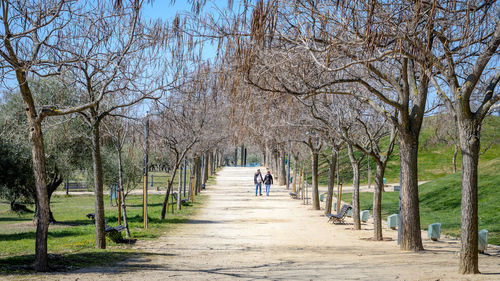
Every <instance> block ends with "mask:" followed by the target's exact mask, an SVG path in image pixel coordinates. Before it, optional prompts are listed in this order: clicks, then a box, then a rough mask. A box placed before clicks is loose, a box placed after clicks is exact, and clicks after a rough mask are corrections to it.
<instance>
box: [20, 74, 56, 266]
mask: <svg viewBox="0 0 500 281" xmlns="http://www.w3.org/2000/svg"><path fill="white" fill-rule="evenodd" d="M16 79H17V82H18V84H19V90H20V92H21V95H22V98H23V102H24V106H25V113H26V117H27V119H28V123H29V130H30V142H31V156H32V162H33V176H34V178H35V188H36V204H37V206H36V208H37V209H39V210H40V211H39V212H38V214H39V216H38V218H37V219H36V241H35V270H36V271H48V270H49V262H48V256H47V236H48V233H49V217H50V215H49V198H48V193H47V182H46V180H47V174H46V169H45V152H44V144H43V133H42V124H41V122H42V120H38V119H37V118H38V116H37V112H36V109H35V102H34V100H33V95H32V93H31V89H30V88H29V86H28V81H27V77H26V72H25V71H23V70H21V69H16Z"/></svg>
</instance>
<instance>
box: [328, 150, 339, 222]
mask: <svg viewBox="0 0 500 281" xmlns="http://www.w3.org/2000/svg"><path fill="white" fill-rule="evenodd" d="M337 156H338V154H337V151H336V150H335V149H333V148H332V160H331V161H330V163H329V165H328V193H327V195H326V202H325V214H331V213H332V203H333V189H334V187H335V183H334V181H335V166H336V165H337Z"/></svg>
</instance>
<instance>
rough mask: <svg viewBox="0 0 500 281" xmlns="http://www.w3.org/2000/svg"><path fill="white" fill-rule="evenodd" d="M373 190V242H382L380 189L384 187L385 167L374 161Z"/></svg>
mask: <svg viewBox="0 0 500 281" xmlns="http://www.w3.org/2000/svg"><path fill="white" fill-rule="evenodd" d="M375 163H376V165H377V166H376V171H375V190H374V191H373V240H376V241H382V240H383V236H382V188H383V187H384V173H385V167H384V166H383V165H382V163H380V162H379V161H375Z"/></svg>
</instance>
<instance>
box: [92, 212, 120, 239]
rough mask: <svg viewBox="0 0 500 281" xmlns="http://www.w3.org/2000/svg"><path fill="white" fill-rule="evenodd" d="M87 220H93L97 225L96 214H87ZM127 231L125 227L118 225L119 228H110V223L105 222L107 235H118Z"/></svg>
mask: <svg viewBox="0 0 500 281" xmlns="http://www.w3.org/2000/svg"><path fill="white" fill-rule="evenodd" d="M87 218H89V219H92V221H93V222H94V225H95V213H90V214H87ZM124 230H125V226H123V225H121V224H120V225H117V226H110V225H108V223H107V222H106V221H105V225H104V232H106V234H108V233H113V232H114V233H118V232H122V231H124Z"/></svg>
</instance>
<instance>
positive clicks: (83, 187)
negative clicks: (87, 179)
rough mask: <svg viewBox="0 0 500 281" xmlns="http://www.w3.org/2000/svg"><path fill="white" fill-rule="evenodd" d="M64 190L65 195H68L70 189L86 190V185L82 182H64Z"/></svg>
mask: <svg viewBox="0 0 500 281" xmlns="http://www.w3.org/2000/svg"><path fill="white" fill-rule="evenodd" d="M64 190H66V195H68V194H69V191H70V190H77V191H87V190H88V187H87V186H86V185H85V184H84V183H82V182H65V183H64Z"/></svg>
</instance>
